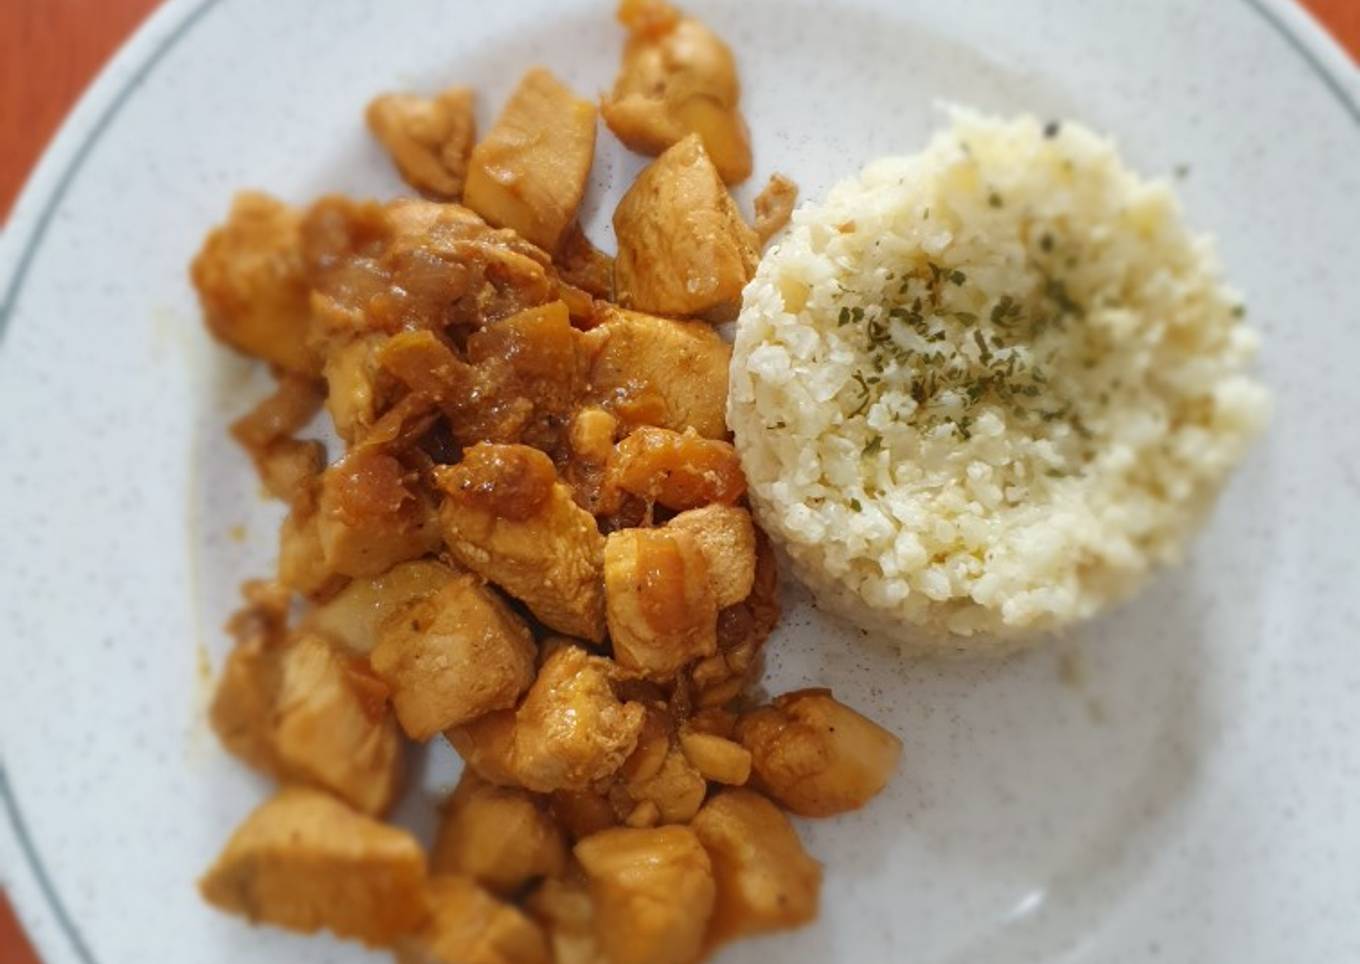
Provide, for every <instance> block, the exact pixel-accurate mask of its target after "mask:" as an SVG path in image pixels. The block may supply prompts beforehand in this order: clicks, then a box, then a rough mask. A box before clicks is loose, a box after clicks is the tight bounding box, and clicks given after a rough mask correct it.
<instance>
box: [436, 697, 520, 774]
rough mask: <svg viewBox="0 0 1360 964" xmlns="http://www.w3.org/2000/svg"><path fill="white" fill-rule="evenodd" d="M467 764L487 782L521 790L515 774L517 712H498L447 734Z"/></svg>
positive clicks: (448, 730)
mask: <svg viewBox="0 0 1360 964" xmlns="http://www.w3.org/2000/svg"><path fill="white" fill-rule="evenodd" d="M444 737H445V739H447V740H448V741H449V743H450V744H451V745H452V746H453V748H454V749H455V750H457V751H458V755H459V756H461V757H462V758H463V762H464V763H465V764H467V766H468V767H470V768H471V769H472V771H473V772H474V773H476V774H477V775H478V776H479V777H481V778H482V779H483V780H486V781H487V782H488V783H494V784H496V785H497V786H501V787H515V786H519V777H518V776H517V775H516V773H515V711H514V710H497V711H496V712H494V713H488V714H486V716H482V717H478V718H477V719H475V720H473V721H472V722H471V723H464V724H463V725H462V726H454V727H450V728H449V729H447V730H445V731H444Z"/></svg>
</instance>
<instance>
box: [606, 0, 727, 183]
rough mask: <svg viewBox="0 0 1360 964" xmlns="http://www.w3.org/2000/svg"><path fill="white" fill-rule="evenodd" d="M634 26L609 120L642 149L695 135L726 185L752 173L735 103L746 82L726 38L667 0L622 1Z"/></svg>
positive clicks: (609, 102)
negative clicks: (739, 78) (740, 76)
mask: <svg viewBox="0 0 1360 964" xmlns="http://www.w3.org/2000/svg"><path fill="white" fill-rule="evenodd" d="M619 19H620V20H621V21H623V23H624V25H625V26H627V27H628V28H629V34H628V43H627V45H626V46H625V47H624V50H623V63H622V65H621V66H620V68H619V74H618V77H617V79H616V80H615V81H614V89H613V91H612V92H611V93H610V95H609V96H608V97H607V98H605V100H604V103H603V105H602V107H601V112H602V113H603V115H604V121H605V123H606V124H608V125H609V129H610V130H612V131H613V132H614V133H615V134H616V135H617V136H618V138H619V140H621V141H623V143H625V144H627V145H628V146H629V147H630V148H632V149H633V150H635V151H637V152H639V153H641V154H653V155H655V154H660V153H661V152H662V151H664V150H665V149H666V148H668V147H670V146H671V145H672V144H674V143H676V142H677V141H679V140H680V139H681V138H683V137H685V135H687V134H698V135H699V136H700V137H701V138H703V141H704V147H705V148H707V150H708V152H709V154H710V155H712V157H713V163H714V164H715V165H716V166H717V168H718V171H719V173H721V174H722V178H723V180H724V181H726V182H727V183H728V184H735V183H737V182H738V181H743V180H745V179H746V178H747V177H749V176H750V174H751V139H750V134H749V132H748V131H747V129H746V121H745V120H744V119H743V118H742V116H741V111H740V110H738V108H737V101H738V99H739V98H740V95H741V88H740V86H739V84H738V82H737V66H736V62H735V60H734V59H733V57H732V51H731V50H730V49H728V46H727V44H725V43H723V41H722V40H721V39H720V38H719V37H718V35H717V34H715V33H714V32H713V31H712V30H710V29H708V27H706V26H704V25H703V24H702V23H700V22H699V21H698V20H695V19H694V18H693V17H686V16H682V15H681V14H680V13H679V12H678V11H677V10H675V9H674V8H672V7H671V6H670V5H669V4H667V3H665V2H663V0H623V2H622V3H620V4H619Z"/></svg>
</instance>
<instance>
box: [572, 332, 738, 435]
mask: <svg viewBox="0 0 1360 964" xmlns="http://www.w3.org/2000/svg"><path fill="white" fill-rule="evenodd" d="M584 340H585V342H586V344H587V346H588V349H589V350H590V351H591V352H592V353H593V358H592V362H591V367H590V392H591V395H592V396H593V397H594V398H596V399H598V400H599V401H600V403H601V404H604V405H607V406H608V407H609V409H610V411H612V412H613V413H614V414H615V415H617V416H618V417H619V418H620V419H622V420H623V421H624V422H625V423H626V424H628V425H629V426H630V427H635V426H638V425H656V426H659V427H661V428H668V429H671V430H673V431H676V432H683V431H685V430H686V429H693V430H694V431H695V432H697V433H699V434H700V435H702V436H703V437H704V438H713V439H719V438H725V437H726V435H727V369H728V366H729V365H730V364H731V361H732V347H731V346H730V345H728V344H727V342H725V341H723V339H722V338H721V336H719V335H718V333H717V332H715V331H714V330H713V328H712V326H710V325H707V324H705V323H703V322H698V321H679V320H676V319H672V318H658V317H656V316H655V315H646V314H643V313H641V312H638V311H627V310H625V309H622V308H615V307H612V306H611V307H608V308H605V309H602V321H601V323H600V324H599V325H598V326H596V327H595V328H592V329H591V330H590V331H589V332H587V333H586V334H585V337H584Z"/></svg>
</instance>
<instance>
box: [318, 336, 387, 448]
mask: <svg viewBox="0 0 1360 964" xmlns="http://www.w3.org/2000/svg"><path fill="white" fill-rule="evenodd" d="M386 340H387V336H385V335H367V336H364V337H360V338H355V339H354V340H352V341H348V342H341V343H337V344H335V345H333V346H332V347H331V348H330V350H329V351H328V352H327V353H326V364H325V366H324V367H323V369H322V373H323V374H324V375H325V376H326V411H327V412H328V413H329V414H330V417H331V424H333V425H334V426H335V433H336V434H337V435H339V436H340V437H341V438H342V439H344V440H345V441H347V442H357V441H358V440H359V439H361V438H363V437H364V435H366V434H367V433H368V430H369V429H370V428H372V427H373V423H374V422H376V421H377V420H378V416H379V415H380V414H381V413H382V410H383V408H384V407H385V403H386V401H387V399H386V398H385V393H384V391H383V389H382V386H381V385H380V384H379V381H378V379H379V369H378V362H377V357H378V351H379V349H380V348H381V347H382V345H383V343H384V342H385V341H386Z"/></svg>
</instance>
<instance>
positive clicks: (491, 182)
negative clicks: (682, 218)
mask: <svg viewBox="0 0 1360 964" xmlns="http://www.w3.org/2000/svg"><path fill="white" fill-rule="evenodd" d="M594 156H595V105H594V104H592V103H590V101H588V100H581V99H580V98H578V97H576V96H575V95H574V94H572V92H571V91H570V90H568V89H567V88H566V87H564V86H563V85H562V84H561V83H560V82H559V81H558V80H557V78H556V77H554V76H553V75H552V74H551V73H549V72H548V71H547V70H544V69H543V68H542V67H536V68H534V69H533V70H530V71H529V72H528V73H526V74H525V75H524V76H523V77H522V78H521V79H520V82H519V86H518V87H516V88H515V90H514V93H512V94H511V95H510V100H509V101H508V102H507V103H506V105H505V108H504V110H502V111H501V116H500V117H499V118H497V119H496V124H495V126H494V127H492V128H491V130H490V131H489V132H488V133H487V135H486V137H485V138H484V139H483V140H482V141H481V142H480V143H478V144H477V146H476V147H475V148H473V150H472V159H471V162H470V163H469V167H468V176H467V186H466V188H465V189H464V192H463V197H464V200H465V201H466V203H467V206H468V207H470V208H472V210H474V211H476V212H477V213H478V214H480V215H481V216H482V217H484V218H486V219H487V220H488V221H489V222H491V223H492V224H494V225H496V226H498V227H504V228H513V229H514V230H515V231H517V232H519V234H520V235H521V236H523V237H524V238H527V239H528V240H529V241H532V242H533V243H534V244H536V245H538V246H539V247H540V248H542V249H544V250H545V251H549V252H552V251H556V250H557V247H558V244H559V243H560V242H561V240H562V236H563V233H564V232H565V231H566V230H567V227H568V226H569V225H570V224H571V223H572V222H573V221H574V220H575V219H576V209H577V208H578V207H579V206H580V204H581V198H582V196H584V194H585V190H586V180H587V178H588V177H589V176H590V163H591V161H592V160H593V158H594Z"/></svg>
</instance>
